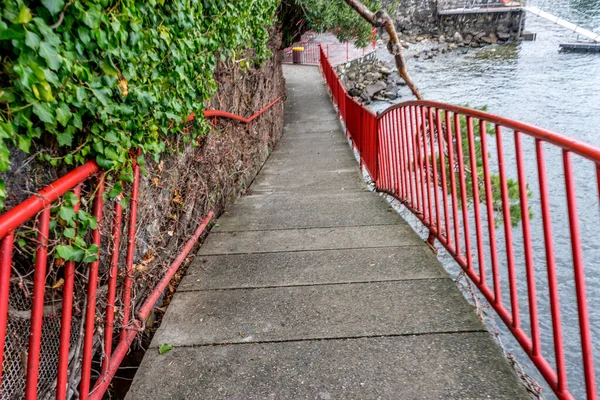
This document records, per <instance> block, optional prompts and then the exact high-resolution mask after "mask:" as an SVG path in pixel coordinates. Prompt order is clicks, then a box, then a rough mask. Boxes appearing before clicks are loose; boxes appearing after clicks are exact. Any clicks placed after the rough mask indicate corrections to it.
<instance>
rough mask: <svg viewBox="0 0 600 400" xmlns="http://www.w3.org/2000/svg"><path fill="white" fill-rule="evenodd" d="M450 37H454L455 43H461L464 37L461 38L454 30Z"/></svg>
mask: <svg viewBox="0 0 600 400" xmlns="http://www.w3.org/2000/svg"><path fill="white" fill-rule="evenodd" d="M452 39H454V41H455V42H456V43H462V42H463V41H464V39H463V37H462V35H461V34H460V32H456V33H455V34H454V36H453V37H452Z"/></svg>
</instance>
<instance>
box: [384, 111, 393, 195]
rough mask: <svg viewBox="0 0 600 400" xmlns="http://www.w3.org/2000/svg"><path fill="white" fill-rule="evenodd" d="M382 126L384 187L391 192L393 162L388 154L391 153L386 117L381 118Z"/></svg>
mask: <svg viewBox="0 0 600 400" xmlns="http://www.w3.org/2000/svg"><path fill="white" fill-rule="evenodd" d="M383 128H384V132H385V135H384V137H385V146H384V153H383V154H384V159H385V171H386V174H385V189H386V190H387V191H390V192H393V183H392V182H393V178H392V168H393V163H392V159H391V156H390V153H391V148H392V144H391V138H390V129H389V119H388V118H387V117H386V118H384V119H383Z"/></svg>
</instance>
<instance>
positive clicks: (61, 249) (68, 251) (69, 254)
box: [56, 244, 85, 261]
mask: <svg viewBox="0 0 600 400" xmlns="http://www.w3.org/2000/svg"><path fill="white" fill-rule="evenodd" d="M56 254H58V256H59V257H60V258H62V259H64V260H66V261H81V260H82V259H83V256H84V254H85V252H84V251H83V250H82V249H79V248H77V247H74V246H71V245H64V244H59V245H58V246H56Z"/></svg>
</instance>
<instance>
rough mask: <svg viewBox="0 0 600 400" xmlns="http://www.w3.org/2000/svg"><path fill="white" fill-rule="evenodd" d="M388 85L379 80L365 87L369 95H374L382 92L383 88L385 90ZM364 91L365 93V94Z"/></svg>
mask: <svg viewBox="0 0 600 400" xmlns="http://www.w3.org/2000/svg"><path fill="white" fill-rule="evenodd" d="M385 88H386V85H385V83H383V82H377V83H374V84H373V85H369V86H367V87H366V88H365V92H364V93H366V94H367V95H368V96H369V97H373V96H374V95H375V94H376V93H379V92H381V91H382V90H385ZM364 93H363V94H364Z"/></svg>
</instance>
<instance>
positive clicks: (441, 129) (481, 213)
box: [321, 48, 600, 399]
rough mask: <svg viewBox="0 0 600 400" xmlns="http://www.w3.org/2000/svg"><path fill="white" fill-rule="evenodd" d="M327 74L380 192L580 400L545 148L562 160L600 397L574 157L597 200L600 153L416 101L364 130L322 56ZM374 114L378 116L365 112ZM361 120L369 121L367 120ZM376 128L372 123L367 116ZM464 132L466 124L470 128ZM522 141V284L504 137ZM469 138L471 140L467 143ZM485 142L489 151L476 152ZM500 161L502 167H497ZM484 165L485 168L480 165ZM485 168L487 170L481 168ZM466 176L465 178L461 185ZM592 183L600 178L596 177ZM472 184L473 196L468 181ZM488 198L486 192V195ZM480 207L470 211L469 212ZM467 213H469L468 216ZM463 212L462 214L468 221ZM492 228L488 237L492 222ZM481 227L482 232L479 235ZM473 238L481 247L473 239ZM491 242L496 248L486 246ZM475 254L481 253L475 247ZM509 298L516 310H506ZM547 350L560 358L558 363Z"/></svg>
mask: <svg viewBox="0 0 600 400" xmlns="http://www.w3.org/2000/svg"><path fill="white" fill-rule="evenodd" d="M321 68H322V70H323V75H324V76H325V80H326V81H327V85H328V87H329V89H330V90H331V94H332V98H333V101H334V103H335V104H337V107H338V110H339V114H340V117H341V118H342V120H343V121H344V123H345V125H346V128H347V129H348V130H349V134H350V138H351V139H352V142H353V146H354V147H356V149H357V150H358V153H359V155H360V158H361V164H364V165H365V166H366V167H367V170H368V172H369V173H370V175H371V177H372V179H373V180H374V181H375V184H376V189H377V190H378V191H381V192H385V193H387V194H389V195H391V196H393V197H395V198H396V199H398V200H399V201H401V202H402V203H403V204H404V205H405V206H406V207H407V208H408V209H409V210H410V211H412V213H413V214H414V215H415V216H416V217H417V218H419V220H420V221H421V222H422V223H423V224H424V225H425V226H426V227H427V228H428V230H429V239H428V242H430V243H433V240H434V239H437V240H438V241H439V242H440V243H441V244H442V245H443V246H444V247H445V248H446V250H447V251H448V252H449V253H450V254H451V255H452V257H453V258H454V259H455V260H456V261H457V263H458V264H459V265H460V267H461V268H462V269H463V271H464V272H465V274H466V275H467V276H468V277H469V278H470V280H471V281H472V282H473V283H474V284H475V286H477V288H478V289H479V290H480V292H481V293H482V295H483V296H484V297H485V298H486V300H487V301H488V302H489V304H490V305H491V307H493V308H494V309H495V311H496V312H497V313H498V315H499V317H500V318H501V319H502V321H503V322H504V324H505V325H506V326H507V327H508V329H509V330H510V332H511V333H512V334H513V335H514V337H515V338H516V339H517V341H518V342H519V344H520V345H521V347H522V348H523V349H524V351H525V352H526V353H527V355H528V356H529V358H530V359H531V360H532V362H533V364H534V365H535V366H536V367H537V369H538V370H539V371H540V373H541V374H542V376H543V377H544V379H545V380H546V382H547V383H548V385H549V386H550V388H551V389H552V390H553V391H554V393H555V394H556V395H557V397H558V398H560V399H573V398H574V396H573V394H572V391H571V390H570V388H572V387H573V384H572V385H571V386H569V382H568V381H567V373H566V369H567V366H566V361H565V342H564V337H563V333H562V321H561V317H562V315H561V309H560V302H559V300H560V299H559V297H560V296H559V289H558V287H559V283H558V278H557V271H556V254H555V248H554V244H553V236H552V222H551V212H550V202H549V189H548V179H547V177H546V164H545V158H544V148H545V147H549V146H552V147H554V148H557V149H559V150H560V151H561V152H562V164H563V165H562V167H563V169H564V184H565V187H566V206H567V210H566V213H567V215H568V220H569V228H570V241H571V251H572V259H573V264H572V268H573V277H574V282H575V293H574V297H575V298H576V300H577V316H572V317H574V318H575V317H576V318H577V319H578V321H579V331H580V341H581V349H580V351H579V354H578V357H579V361H580V362H581V364H582V365H583V372H584V377H585V387H586V394H587V398H588V399H596V395H597V393H596V378H595V373H594V359H593V355H592V338H591V332H590V321H589V313H588V306H587V292H586V287H585V285H586V282H585V273H584V260H583V255H582V244H581V236H580V228H579V217H578V214H577V204H576V194H575V183H574V175H573V162H572V156H573V155H576V156H578V157H580V158H583V159H585V160H588V161H591V162H592V163H593V171H591V172H592V174H596V177H594V179H593V180H594V181H595V184H596V186H597V187H596V190H597V192H596V194H597V193H598V192H600V149H599V148H597V147H594V146H592V145H590V144H587V143H584V142H581V141H578V140H576V139H572V138H569V137H567V136H564V135H561V134H559V133H556V132H551V131H549V130H546V129H542V128H539V127H536V126H533V125H529V124H526V123H523V122H518V121H514V120H511V119H508V118H502V117H499V116H496V115H492V114H489V113H486V112H483V111H478V110H472V109H468V108H465V107H458V106H453V105H448V104H443V103H438V102H432V101H407V102H403V103H399V104H396V105H394V106H391V107H389V108H388V109H386V110H385V111H383V112H382V113H381V114H379V115H378V116H376V117H373V118H375V119H376V128H375V129H374V130H373V128H372V127H371V126H370V122H369V123H367V124H366V125H365V124H364V122H363V123H361V124H358V125H357V124H356V122H355V119H356V118H357V115H358V114H360V113H362V111H361V110H362V109H363V107H362V106H361V105H360V104H358V102H356V101H355V100H354V99H353V98H351V97H349V96H348V94H347V93H346V91H345V90H344V88H343V86H342V84H341V82H340V80H339V78H338V76H337V75H336V73H335V70H334V68H333V67H332V65H331V63H330V62H329V60H328V59H327V56H326V55H325V53H324V50H323V48H321ZM366 115H369V114H366ZM361 118H362V117H361ZM366 118H367V120H368V119H369V118H371V117H369V116H367V117H366ZM463 124H465V125H464V126H463ZM488 125H489V126H491V127H493V131H494V132H493V133H494V134H495V138H496V143H495V148H496V149H495V150H496V155H495V157H494V155H493V154H491V153H488V151H489V150H488V143H487V139H488V137H487V135H488V133H489V132H488V131H487V130H488ZM506 131H510V132H511V133H512V135H513V137H514V154H515V157H516V167H517V182H518V191H519V194H518V203H517V204H516V206H518V207H519V208H520V213H521V221H520V225H521V227H522V231H523V232H522V236H523V248H524V270H525V276H524V277H522V276H519V274H518V272H517V269H516V260H515V255H514V249H513V240H512V224H511V222H512V221H511V207H514V206H515V204H511V199H510V198H509V189H508V179H509V178H508V175H507V171H506V167H505V154H504V139H503V133H504V132H506ZM463 135H466V136H463ZM523 137H530V138H532V139H533V141H534V142H535V156H536V165H537V172H538V185H539V186H538V187H539V193H538V195H539V198H540V206H541V210H542V213H541V220H542V221H541V222H542V226H543V237H544V250H545V256H546V270H547V282H548V283H547V290H548V293H549V298H548V302H549V304H548V305H549V309H550V314H551V319H552V341H551V343H544V342H543V341H542V339H541V336H540V332H539V317H538V296H537V288H536V280H535V279H536V278H535V270H534V264H533V263H534V258H533V247H532V235H531V228H530V225H531V222H530V217H529V205H528V197H529V196H528V190H529V187H528V185H527V183H526V174H525V159H524V156H523V150H522V139H523ZM476 143H477V145H478V146H479V149H480V151H479V152H477V148H476ZM493 161H495V163H493ZM479 163H480V164H479ZM479 166H480V167H481V168H478V167H479ZM492 171H497V172H498V176H496V177H494V180H495V181H496V184H498V185H499V186H500V188H499V191H500V197H501V200H500V202H501V210H496V205H495V204H494V198H493V193H494V191H496V190H498V189H497V188H496V187H494V186H493V185H492ZM457 175H458V177H457ZM592 176H593V175H592ZM468 182H470V183H471V192H470V193H469V191H468V190H467V187H466V186H467V183H468ZM480 191H481V193H480ZM467 204H472V205H473V206H472V211H471V210H469V207H467V206H463V205H467ZM459 210H461V211H462V213H459ZM461 214H462V215H461ZM496 218H499V219H500V220H501V221H502V223H503V225H504V238H505V249H506V260H507V263H506V266H505V267H506V270H507V279H508V284H507V285H506V287H508V293H506V294H503V293H502V287H504V286H503V285H502V279H503V278H502V275H501V273H500V270H501V267H504V266H503V265H501V263H500V261H499V257H498V247H497V246H498V242H497V237H496V226H495V225H496V223H495V221H496ZM484 219H485V220H486V221H487V222H486V223H487V230H486V229H484V224H483V223H482V222H483V220H484ZM473 226H474V228H475V229H474V232H472V231H471V229H472V227H473ZM472 238H474V239H475V240H474V243H471V239H472ZM485 242H487V243H488V246H486V245H485ZM473 247H475V248H476V249H473ZM486 260H490V261H491V281H492V286H491V287H489V286H488V281H489V279H488V278H487V268H488V267H487V266H486ZM523 279H524V283H525V284H526V288H525V289H526V290H524V291H525V293H526V294H527V298H528V302H527V304H526V305H525V306H524V305H523V304H520V303H519V298H518V297H519V295H518V289H519V282H520V281H523ZM507 297H508V299H509V305H507V304H505V299H506V298H507ZM520 307H521V309H526V310H527V315H528V316H529V318H528V319H529V321H528V325H529V327H528V328H526V327H524V326H523V324H522V320H521V313H520ZM542 349H545V351H546V352H548V351H549V350H550V349H552V351H553V353H554V354H553V355H554V362H553V364H551V363H550V362H549V361H548V359H547V358H546V356H545V355H544V353H543V352H542Z"/></svg>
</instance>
